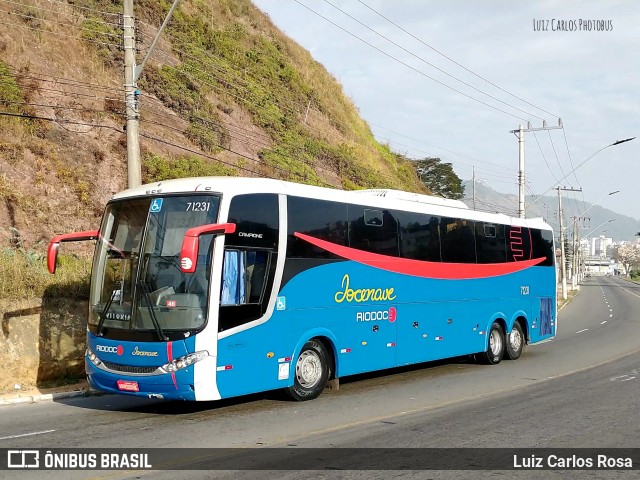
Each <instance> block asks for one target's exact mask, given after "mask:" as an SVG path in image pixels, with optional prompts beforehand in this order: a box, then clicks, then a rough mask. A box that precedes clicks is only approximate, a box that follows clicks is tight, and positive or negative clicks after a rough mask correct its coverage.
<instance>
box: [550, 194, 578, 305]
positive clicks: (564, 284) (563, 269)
mask: <svg viewBox="0 0 640 480" xmlns="http://www.w3.org/2000/svg"><path fill="white" fill-rule="evenodd" d="M556 189H557V190H558V219H559V221H560V262H561V265H560V271H561V272H562V299H563V300H566V299H567V262H566V256H565V255H566V252H565V248H564V220H563V218H562V195H561V194H560V192H561V191H563V190H564V191H567V192H581V191H582V189H581V188H566V187H560V186H558V187H556Z"/></svg>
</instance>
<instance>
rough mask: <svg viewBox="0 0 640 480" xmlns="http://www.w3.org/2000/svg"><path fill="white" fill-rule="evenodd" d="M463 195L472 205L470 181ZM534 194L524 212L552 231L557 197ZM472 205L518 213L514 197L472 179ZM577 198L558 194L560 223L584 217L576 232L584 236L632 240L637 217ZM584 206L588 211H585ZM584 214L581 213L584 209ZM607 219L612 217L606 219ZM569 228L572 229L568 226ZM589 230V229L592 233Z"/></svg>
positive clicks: (639, 224) (639, 227)
mask: <svg viewBox="0 0 640 480" xmlns="http://www.w3.org/2000/svg"><path fill="white" fill-rule="evenodd" d="M463 185H464V187H465V189H464V192H465V196H464V198H463V199H462V201H463V202H465V203H466V204H467V205H468V206H469V207H471V208H473V185H472V182H471V180H467V181H465V182H463ZM536 198H537V197H534V196H527V197H526V198H525V211H526V216H527V217H542V218H544V219H545V221H546V222H548V223H549V224H550V225H551V226H552V227H553V228H554V230H557V229H558V224H559V222H558V197H557V196H547V197H541V198H540V199H539V200H537V201H536V202H535V203H533V202H534V200H535V199H536ZM475 205H476V207H475V208H476V209H477V210H482V211H487V212H500V213H506V214H507V215H511V216H516V215H517V212H518V196H517V195H510V194H504V193H500V192H498V191H496V190H494V189H492V188H491V187H488V186H486V185H484V184H482V183H480V182H476V187H475ZM592 205H593V204H591V203H586V202H583V201H581V200H575V196H569V195H564V196H563V197H562V209H563V210H564V225H565V226H567V225H570V224H571V222H573V218H575V217H576V216H582V217H586V219H585V220H583V221H581V222H580V225H579V226H580V227H581V228H580V231H579V235H580V236H581V237H584V236H586V235H588V236H589V237H597V236H600V235H605V236H606V237H610V238H612V239H613V241H614V242H617V241H622V240H628V241H633V240H636V239H637V237H636V236H635V235H636V233H638V232H639V231H640V220H637V219H635V218H632V217H628V216H626V215H621V214H619V213H616V212H614V211H612V210H609V209H606V208H603V207H601V206H599V205H596V206H592ZM587 209H588V211H587ZM585 211H586V213H584V215H583V214H582V212H585ZM609 220H613V221H612V222H610V221H609ZM570 230H571V231H573V226H572V225H571V227H570ZM592 231H593V232H592Z"/></svg>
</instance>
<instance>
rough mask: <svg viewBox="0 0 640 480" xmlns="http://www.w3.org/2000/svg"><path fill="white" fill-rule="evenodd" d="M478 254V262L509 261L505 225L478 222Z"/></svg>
mask: <svg viewBox="0 0 640 480" xmlns="http://www.w3.org/2000/svg"><path fill="white" fill-rule="evenodd" d="M476 255H477V257H478V263H503V262H506V261H507V251H506V242H505V236H504V225H500V224H498V223H485V222H476Z"/></svg>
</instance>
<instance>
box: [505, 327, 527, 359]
mask: <svg viewBox="0 0 640 480" xmlns="http://www.w3.org/2000/svg"><path fill="white" fill-rule="evenodd" d="M506 341H507V357H508V358H509V359H510V360H517V359H519V358H520V355H522V352H523V350H524V344H525V338H524V333H522V327H521V326H520V322H516V323H514V324H513V328H512V329H511V333H510V334H509V335H507V336H506Z"/></svg>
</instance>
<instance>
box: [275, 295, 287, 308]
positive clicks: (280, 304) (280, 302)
mask: <svg viewBox="0 0 640 480" xmlns="http://www.w3.org/2000/svg"><path fill="white" fill-rule="evenodd" d="M285 308H287V297H277V298H276V310H284V309H285Z"/></svg>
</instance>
